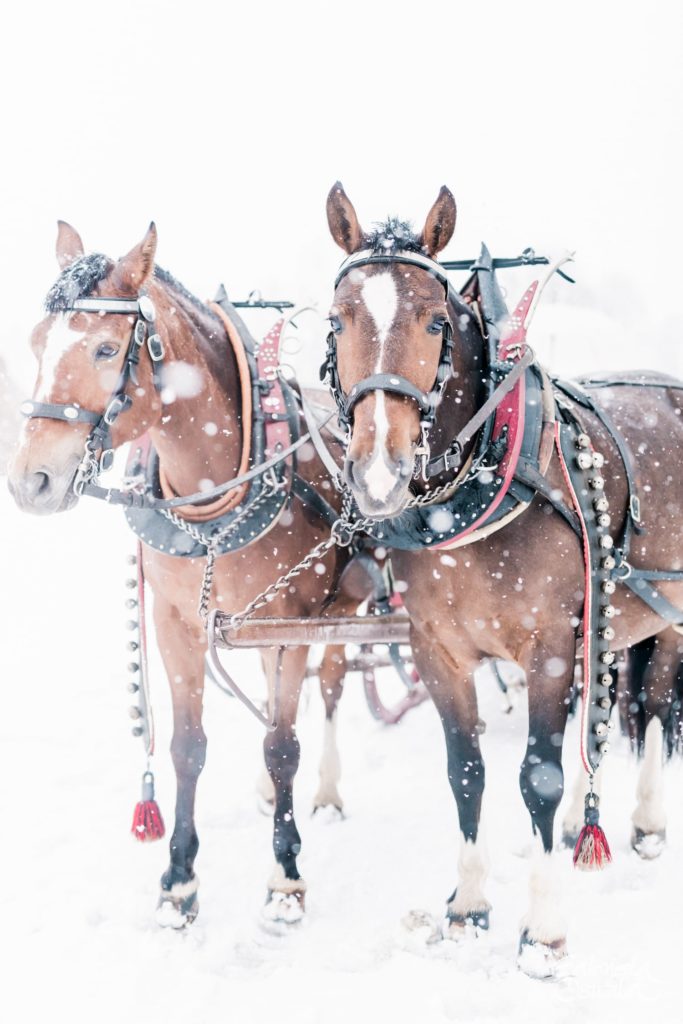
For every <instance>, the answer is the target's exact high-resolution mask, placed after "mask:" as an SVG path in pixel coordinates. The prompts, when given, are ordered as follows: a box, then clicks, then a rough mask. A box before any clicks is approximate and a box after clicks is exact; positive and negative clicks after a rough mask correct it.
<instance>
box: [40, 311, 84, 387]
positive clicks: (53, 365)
mask: <svg viewBox="0 0 683 1024" xmlns="http://www.w3.org/2000/svg"><path fill="white" fill-rule="evenodd" d="M69 320H70V315H69V314H68V313H58V314H57V316H56V317H55V322H54V323H53V324H52V327H51V328H50V330H49V331H48V332H47V341H46V344H45V349H44V350H43V355H42V358H41V360H40V377H39V379H38V386H37V389H36V399H37V400H38V401H39V402H47V401H49V399H50V397H51V395H52V389H53V387H54V384H55V380H56V379H57V370H58V369H59V364H60V363H61V361H62V359H63V357H64V356H65V355H66V354H67V353H68V352H70V351H71V349H72V348H73V347H74V345H78V343H79V342H81V341H83V339H84V338H85V334H84V333H83V332H81V331H73V330H72V329H71V328H70V327H69Z"/></svg>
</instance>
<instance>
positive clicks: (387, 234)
mask: <svg viewBox="0 0 683 1024" xmlns="http://www.w3.org/2000/svg"><path fill="white" fill-rule="evenodd" d="M366 245H367V246H368V248H369V249H372V251H373V252H375V253H383V254H385V255H387V256H391V255H392V254H393V253H396V252H400V251H402V252H422V242H421V239H420V238H419V237H418V235H416V234H415V232H414V231H413V227H412V224H411V223H410V221H407V220H399V218H398V217H388V218H387V220H385V221H384V222H383V223H381V224H376V225H375V230H374V231H373V232H371V234H369V235H368V236H367V238H366Z"/></svg>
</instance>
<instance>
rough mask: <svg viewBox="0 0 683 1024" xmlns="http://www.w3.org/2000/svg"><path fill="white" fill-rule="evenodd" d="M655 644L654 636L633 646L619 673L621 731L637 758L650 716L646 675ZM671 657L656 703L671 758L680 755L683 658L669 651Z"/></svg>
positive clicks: (681, 752) (667, 751)
mask: <svg viewBox="0 0 683 1024" xmlns="http://www.w3.org/2000/svg"><path fill="white" fill-rule="evenodd" d="M655 643H656V638H655V637H648V638H647V639H646V640H641V641H640V643H637V644H634V645H633V646H632V647H631V648H630V649H629V650H628V652H627V654H626V658H625V661H624V662H623V663H622V665H621V666H620V671H619V683H618V690H619V709H620V717H621V724H622V729H623V731H624V732H625V733H626V735H627V736H628V737H629V739H630V741H631V747H632V749H633V751H634V753H636V754H637V756H638V757H641V756H642V754H643V749H644V745H645V730H646V729H647V726H648V723H649V722H650V720H651V718H652V716H653V712H652V700H651V701H650V708H648V692H647V687H646V675H647V670H648V667H649V666H650V663H651V661H652V658H653V655H654V653H655ZM682 653H683V652H682ZM671 656H672V665H671V676H670V681H668V682H666V683H664V684H663V685H664V686H665V687H666V690H665V693H662V695H661V697H662V698H663V699H660V701H659V702H658V703H659V708H660V710H661V712H662V713H660V716H659V717H660V719H661V722H662V729H663V739H664V750H665V751H666V756H667V758H670V757H672V756H673V754H674V753H679V754H683V658H682V656H681V653H678V652H676V651H671ZM652 696H654V695H651V697H652ZM655 713H657V712H655Z"/></svg>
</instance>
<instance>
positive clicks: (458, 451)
mask: <svg viewBox="0 0 683 1024" xmlns="http://www.w3.org/2000/svg"><path fill="white" fill-rule="evenodd" d="M546 262H547V261H546ZM373 263H390V264H391V263H400V264H407V265H408V266H415V267H421V268H422V269H423V270H427V271H429V273H430V274H432V275H433V277H435V278H436V279H437V281H439V282H440V283H441V284H442V285H443V287H444V291H445V293H446V300H447V301H448V299H449V298H450V297H451V296H452V295H455V293H454V292H453V289H452V286H451V283H450V281H449V280H448V278H447V276H446V273H445V268H444V267H442V266H441V264H440V263H437V262H436V260H433V259H431V258H430V257H429V256H425V255H423V254H422V253H419V252H413V251H412V250H400V251H398V252H391V253H378V252H375V251H374V250H371V249H362V250H360V251H359V252H356V253H352V255H351V256H349V257H348V259H346V260H344V262H343V263H342V265H341V267H340V268H339V272H338V274H337V277H336V279H335V282H334V288H335V291H336V289H337V286H338V285H339V282H340V281H341V280H342V278H343V277H345V276H346V274H348V273H349V271H351V270H353V269H355V268H356V267H362V266H367V265H368V264H373ZM556 269H557V268H556V267H555V266H554V267H553V270H552V271H551V273H554V272H555V270H556ZM524 349H525V350H524V352H523V354H522V352H521V351H517V353H516V354H517V356H518V357H519V358H516V359H513V357H512V354H511V352H508V353H507V354H506V356H505V359H504V360H503V361H502V362H500V361H499V362H498V363H497V364H496V367H495V369H496V372H497V374H498V376H499V383H498V384H497V386H496V387H495V388H493V390H492V392H491V394H490V395H489V397H488V398H487V399H486V401H485V402H484V404H483V405H482V406H481V407H480V408H479V409H478V410H477V411H476V412H475V414H474V415H473V416H472V417H471V419H470V420H468V422H467V423H466V424H465V426H464V427H462V429H461V430H460V431H458V433H457V434H456V436H455V437H454V438H453V440H452V441H451V442H450V444H449V446H448V448H447V449H446V451H445V452H444V453H443V455H439V456H437V457H435V458H433V459H432V458H431V448H430V444H429V432H430V430H431V429H432V427H433V426H434V421H435V419H436V411H437V408H438V405H439V402H440V401H441V396H442V393H443V389H444V387H445V385H446V382H447V381H448V380H449V378H450V377H451V374H452V371H453V325H452V324H451V322H450V320H448V318H447V319H446V321H445V322H444V327H443V331H442V334H441V352H440V353H439V363H438V366H437V370H436V376H435V378H434V383H433V384H432V387H431V389H430V390H429V391H421V390H420V389H419V388H418V387H416V386H415V384H413V383H412V381H410V380H408V379H407V378H406V377H402V376H401V375H400V374H396V373H374V374H371V376H369V377H364V378H363V380H360V381H358V383H357V384H354V386H353V387H352V388H351V390H350V391H349V393H348V395H347V394H345V392H344V389H343V388H342V385H341V381H340V379H339V368H338V366H337V345H336V335H335V333H334V331H330V333H329V334H328V336H327V352H326V355H325V362H324V363H323V364H322V366H321V368H320V379H321V380H322V381H327V382H328V386H329V388H330V390H331V392H332V395H333V397H334V400H335V402H336V405H337V409H338V414H339V421H340V424H341V426H342V428H343V429H344V430H345V431H346V433H347V446H348V443H349V440H350V433H351V425H352V422H353V409H354V406H355V405H356V403H357V402H358V401H359V400H360V399H361V398H362V397H363V396H364V395H367V394H368V393H369V392H371V391H388V392H390V393H391V394H396V395H403V396H404V397H405V398H410V399H412V400H413V401H414V402H416V403H417V406H418V408H419V410H420V432H421V436H420V443H419V445H418V446H417V448H416V449H415V457H416V465H415V469H414V471H413V476H415V477H417V476H420V477H421V478H422V479H423V480H424V481H425V482H428V481H429V480H430V479H431V478H432V477H435V476H439V475H440V474H441V473H445V472H447V471H449V470H456V471H457V470H458V469H459V468H460V465H461V462H462V459H463V453H464V451H465V447H466V445H467V443H468V442H469V441H471V440H472V438H473V437H474V436H475V434H476V433H477V432H478V431H479V430H480V428H481V427H482V426H483V425H484V423H485V422H486V420H487V419H488V417H489V416H490V415H491V414H492V413H494V412H495V410H496V409H497V408H498V406H499V405H500V403H501V402H502V400H503V398H504V397H505V395H506V394H508V392H509V391H511V390H512V388H513V387H514V386H515V384H516V383H517V381H518V379H519V378H520V377H521V376H522V375H523V374H524V373H525V372H526V370H527V368H528V367H529V366H530V365H531V364H532V363H533V361H534V353H533V351H532V349H531V348H530V347H529V346H528V345H527V344H526V343H525V345H524ZM494 379H495V378H494Z"/></svg>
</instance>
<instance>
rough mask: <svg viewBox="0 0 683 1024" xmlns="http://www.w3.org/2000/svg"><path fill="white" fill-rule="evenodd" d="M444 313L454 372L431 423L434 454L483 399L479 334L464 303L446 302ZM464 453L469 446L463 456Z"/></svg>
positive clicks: (483, 359)
mask: <svg viewBox="0 0 683 1024" xmlns="http://www.w3.org/2000/svg"><path fill="white" fill-rule="evenodd" d="M448 314H449V317H450V320H451V323H452V324H453V371H454V373H453V376H452V377H451V378H450V379H449V380H448V382H447V384H446V386H445V388H444V391H443V397H442V399H441V402H440V403H439V409H438V412H437V416H436V422H435V424H434V430H433V437H432V450H433V453H434V454H438V455H440V454H442V453H443V452H444V451H445V450H446V449H447V448H448V446H449V444H450V443H451V441H452V440H453V438H454V437H455V436H456V434H457V433H458V431H460V430H461V429H462V428H463V427H464V426H465V424H466V423H467V422H468V421H469V420H470V419H471V418H472V416H474V414H475V412H476V411H477V409H479V408H480V406H481V405H483V403H484V397H485V393H484V374H485V372H486V356H485V350H484V340H483V338H482V337H481V333H480V331H479V329H478V327H477V325H476V322H475V321H474V320H473V318H472V316H471V314H469V315H467V307H466V306H464V304H463V305H462V306H461V305H459V304H454V303H453V302H452V301H451V300H449V302H448ZM464 315H465V316H464ZM461 324H467V326H464V327H461ZM468 451H469V447H468V448H467V449H466V454H467V453H468Z"/></svg>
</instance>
